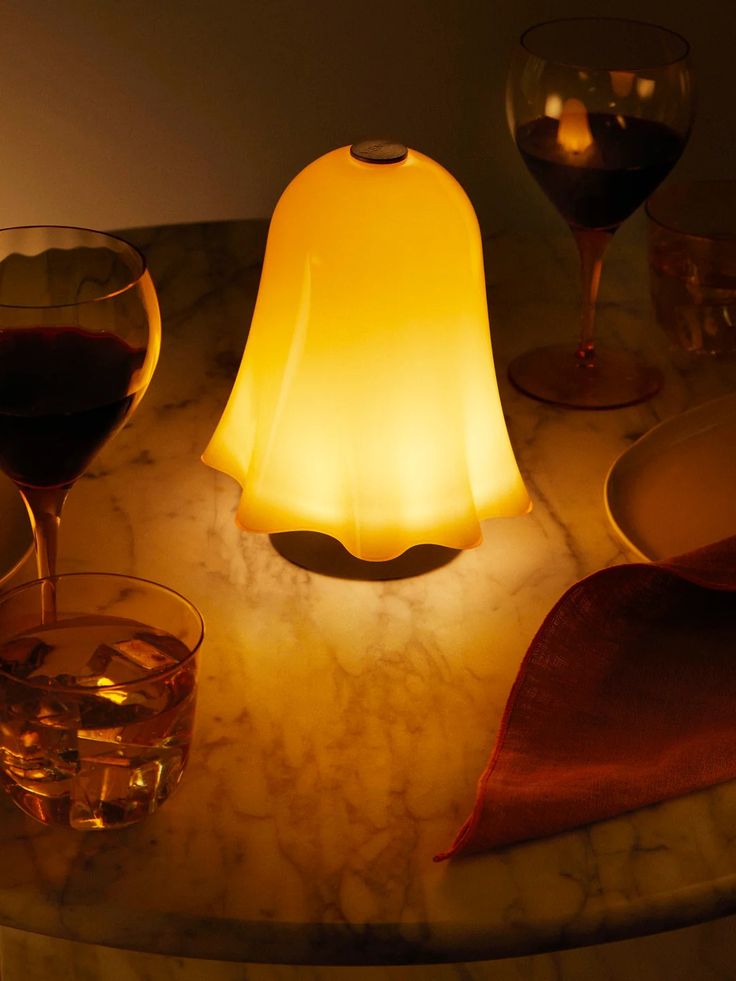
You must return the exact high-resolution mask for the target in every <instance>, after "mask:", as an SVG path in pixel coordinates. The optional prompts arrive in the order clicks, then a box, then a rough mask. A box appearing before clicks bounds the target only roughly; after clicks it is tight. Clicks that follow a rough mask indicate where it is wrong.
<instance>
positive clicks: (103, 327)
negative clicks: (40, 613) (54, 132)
mask: <svg viewBox="0 0 736 981" xmlns="http://www.w3.org/2000/svg"><path fill="white" fill-rule="evenodd" d="M160 338H161V319H160V316H159V309H158V302H157V299H156V293H155V290H154V287H153V283H152V282H151V277H150V275H149V273H148V270H147V268H146V261H145V259H144V258H143V256H142V255H141V253H140V252H139V251H138V250H137V249H136V248H134V246H132V245H130V244H128V243H127V242H124V241H123V240H122V239H120V238H116V237H115V236H113V235H107V234H105V233H103V232H96V231H91V230H89V229H84V228H67V227H62V226H29V227H23V228H5V229H1V230H0V468H2V470H3V471H4V472H5V473H6V474H7V475H8V476H9V477H10V478H11V480H13V482H14V483H15V484H16V486H17V487H18V489H19V490H20V493H21V495H22V496H23V499H24V501H25V503H26V506H27V508H28V511H29V513H30V516H31V522H32V524H33V533H34V543H35V548H36V559H37V565H38V574H39V577H40V578H48V577H52V576H53V574H54V572H55V567H56V551H57V535H58V528H59V522H60V519H61V511H62V507H63V504H64V501H65V499H66V496H67V494H68V493H69V490H70V488H71V487H72V485H73V484H74V482H75V480H77V478H78V477H79V476H81V474H82V473H83V472H84V471H85V469H86V468H87V466H88V465H89V463H90V461H91V460H92V458H93V457H94V456H95V454H96V453H97V451H98V450H99V449H100V447H101V446H102V445H103V444H104V443H105V442H106V441H107V440H108V439H110V437H111V436H112V435H113V434H114V433H115V432H117V431H118V429H120V428H121V427H122V426H123V424H124V422H125V420H126V419H127V418H128V416H129V415H130V413H131V412H133V410H134V409H135V408H136V406H137V405H138V403H139V402H140V400H141V398H142V397H143V394H144V392H145V391H146V388H147V387H148V383H149V382H150V380H151V376H152V374H153V370H154V368H155V366H156V361H157V360H158V354H159V347H160ZM52 583H53V579H51V578H48V582H47V592H45V593H44V595H43V599H44V609H45V615H46V616H47V617H49V618H50V617H52V616H53V594H52V593H51V592H49V590H50V589H51V587H52Z"/></svg>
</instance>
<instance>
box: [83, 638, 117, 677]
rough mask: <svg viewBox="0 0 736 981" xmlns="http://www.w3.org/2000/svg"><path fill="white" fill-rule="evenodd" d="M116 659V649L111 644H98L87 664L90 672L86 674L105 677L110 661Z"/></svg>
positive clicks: (86, 666)
mask: <svg viewBox="0 0 736 981" xmlns="http://www.w3.org/2000/svg"><path fill="white" fill-rule="evenodd" d="M114 657H115V649H114V648H113V647H110V645H109V644H98V645H97V647H96V648H95V649H94V651H93V653H92V657H91V658H90V659H89V661H87V663H86V664H85V668H88V669H89V670H88V671H87V672H86V674H94V675H98V676H99V675H103V674H105V672H106V671H107V667H108V665H109V664H110V661H112V659H113V658H114Z"/></svg>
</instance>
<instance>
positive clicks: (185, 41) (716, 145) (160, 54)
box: [0, 0, 736, 228]
mask: <svg viewBox="0 0 736 981" xmlns="http://www.w3.org/2000/svg"><path fill="white" fill-rule="evenodd" d="M582 13H599V14H600V13H608V14H616V15H621V16H633V17H637V18H639V19H646V20H653V21H656V22H659V23H663V24H665V25H668V26H671V27H673V28H674V29H676V30H679V31H680V32H681V33H683V34H684V35H685V36H686V37H687V38H688V39H689V40H690V42H691V45H692V49H693V61H694V63H695V67H696V70H697V72H698V81H699V115H698V119H697V123H696V126H695V130H694V133H693V136H692V138H691V142H690V145H689V147H688V149H687V151H686V155H685V157H684V158H683V161H682V163H681V164H680V170H681V172H682V171H688V172H690V173H695V174H702V175H710V176H732V177H736V112H735V111H734V91H735V90H736V85H735V84H734V71H733V63H734V37H735V36H736V4H734V3H733V2H732V0H698V2H692V0H688V2H685V0H639V2H634V0H619V2H617V3H615V4H614V3H604V2H594V3H589V4H584V3H579V2H545V0H239V2H238V0H208V2H202V0H0V172H1V173H2V175H3V179H2V181H1V182H0V224H4V225H13V224H27V223H37V222H39V223H41V222H51V223H70V224H82V225H91V226H96V227H100V228H111V227H126V226H132V225H139V224H159V223H168V222H178V221H194V220H201V219H221V218H242V217H267V216H268V215H270V213H271V211H272V209H273V206H274V204H275V202H276V200H277V198H278V195H279V194H280V192H281V191H282V190H283V188H284V187H285V185H286V184H287V183H288V181H289V180H290V179H291V177H292V176H294V174H296V173H297V172H298V171H299V170H300V169H301V168H302V167H303V166H305V165H306V164H307V163H309V161H310V160H312V159H314V158H315V157H317V156H319V155H320V154H321V153H323V152H325V151H327V150H329V149H332V148H333V147H335V146H340V145H343V144H346V143H351V142H353V141H354V140H356V139H360V138H362V137H367V136H376V135H388V136H392V137H395V138H398V139H401V140H403V141H404V142H406V143H408V144H409V145H411V146H414V147H416V148H417V149H420V150H422V151H424V152H426V153H428V154H429V155H430V156H432V157H434V158H435V159H437V160H439V161H440V162H441V163H443V164H444V165H445V166H446V167H448V169H450V170H451V171H452V172H453V173H454V174H455V176H456V177H457V178H458V179H459V180H460V182H461V183H462V184H463V185H464V186H465V188H466V190H467V191H468V193H469V194H470V196H471V199H472V200H473V202H474V204H475V206H476V210H477V211H478V213H479V216H480V218H481V220H482V223H483V224H484V225H485V226H486V227H490V228H493V227H494V226H499V225H505V224H508V223H510V222H514V223H517V224H519V225H522V226H526V227H534V226H535V224H536V223H538V222H542V221H548V220H554V213H553V212H552V210H551V207H550V206H549V205H547V203H546V201H545V199H544V198H543V197H542V195H541V192H539V191H538V190H537V189H536V187H535V186H534V185H533V184H532V182H531V180H530V179H529V178H528V177H527V175H526V173H525V171H524V169H523V166H522V165H521V162H520V160H519V158H518V156H517V154H516V150H515V148H514V147H513V144H512V142H511V138H510V136H509V134H508V132H507V128H506V121H505V113H504V78H505V73H506V66H507V63H508V58H509V54H510V51H511V49H512V47H513V45H514V43H515V40H516V38H517V37H518V35H519V34H520V32H521V31H522V30H523V29H524V28H525V27H527V26H529V25H530V24H532V23H534V22H536V21H538V20H544V19H547V18H551V17H559V16H569V15H573V14H582Z"/></svg>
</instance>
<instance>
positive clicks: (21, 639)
mask: <svg viewBox="0 0 736 981" xmlns="http://www.w3.org/2000/svg"><path fill="white" fill-rule="evenodd" d="M47 586H48V584H47V583H46V582H45V581H44V580H42V579H39V580H35V581H34V582H30V583H26V584H24V585H22V586H18V587H16V588H15V589H12V590H10V591H9V592H7V593H4V594H1V595H0V781H1V782H2V784H3V786H4V788H5V790H6V791H7V793H8V794H9V795H10V797H11V798H12V799H13V801H14V802H15V803H16V804H17V805H18V806H19V807H20V808H21V809H22V810H23V811H25V812H26V814H29V815H30V816H31V817H33V818H36V820H38V821H41V822H42V823H44V824H51V825H63V826H66V827H72V828H77V829H80V830H95V829H109V828H122V827H126V826H127V825H130V824H134V823H135V822H137V821H139V820H141V819H142V818H144V817H146V816H147V815H149V814H152V813H153V812H154V811H155V810H156V809H157V808H158V807H160V806H161V804H162V803H163V802H164V801H165V800H167V798H168V797H169V796H170V794H171V793H172V792H173V790H174V789H175V788H176V787H177V785H178V783H179V781H180V779H181V777H182V774H183V772H184V768H185V766H186V763H187V757H188V755H189V746H190V743H191V737H192V727H193V722H194V708H195V701H196V694H197V655H198V651H199V649H200V646H201V643H202V638H203V634H204V627H203V621H202V617H201V615H200V614H199V612H198V611H197V609H196V608H195V607H194V606H193V605H192V604H191V603H190V602H189V601H188V600H186V599H185V598H184V597H183V596H180V595H179V594H178V593H176V592H174V591H173V590H171V589H168V588H167V587H166V586H161V585H159V584H157V583H153V582H148V581H146V580H143V579H135V578H133V577H131V576H120V575H112V574H105V573H78V574H70V575H63V576H56V577H54V580H53V586H54V589H55V595H56V615H55V618H54V619H53V620H52V621H50V622H49V621H45V622H44V621H42V618H41V616H40V610H41V595H42V593H43V590H44V588H46V587H47Z"/></svg>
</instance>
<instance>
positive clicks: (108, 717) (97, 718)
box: [80, 692, 152, 735]
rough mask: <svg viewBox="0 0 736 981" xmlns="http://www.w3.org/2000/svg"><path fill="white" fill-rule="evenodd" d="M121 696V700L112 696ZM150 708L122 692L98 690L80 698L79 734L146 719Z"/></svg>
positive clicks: (113, 727) (117, 727) (114, 727)
mask: <svg viewBox="0 0 736 981" xmlns="http://www.w3.org/2000/svg"><path fill="white" fill-rule="evenodd" d="M113 695H117V696H123V701H118V700H117V699H113V698H112V696H113ZM151 714H152V710H151V709H150V708H148V707H147V706H146V705H143V704H141V703H140V702H138V701H135V700H132V699H131V700H128V699H127V698H125V693H124V692H100V693H99V695H98V696H96V697H93V696H90V697H89V698H84V699H82V701H81V703H80V716H81V721H80V735H81V734H82V730H84V732H85V734H86V733H87V732H88V731H90V730H100V729H119V728H120V727H121V726H127V725H130V724H131V723H132V722H140V721H142V720H143V719H147V718H148V717H149V716H150V715H151Z"/></svg>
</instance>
